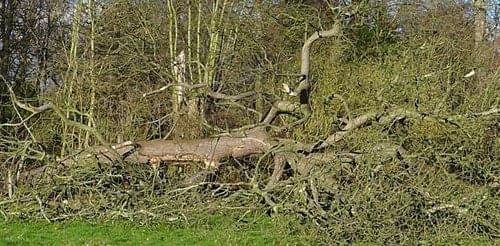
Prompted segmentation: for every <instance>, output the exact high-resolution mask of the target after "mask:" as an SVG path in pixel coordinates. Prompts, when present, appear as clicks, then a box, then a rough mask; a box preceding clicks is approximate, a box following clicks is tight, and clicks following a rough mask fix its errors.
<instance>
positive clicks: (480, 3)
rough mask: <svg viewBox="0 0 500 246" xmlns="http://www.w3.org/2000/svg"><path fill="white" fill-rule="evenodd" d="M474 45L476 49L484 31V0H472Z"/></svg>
mask: <svg viewBox="0 0 500 246" xmlns="http://www.w3.org/2000/svg"><path fill="white" fill-rule="evenodd" d="M474 12H475V13H474V46H475V48H476V49H477V48H478V47H479V46H480V45H481V43H482V42H483V41H484V37H485V33H486V0H474Z"/></svg>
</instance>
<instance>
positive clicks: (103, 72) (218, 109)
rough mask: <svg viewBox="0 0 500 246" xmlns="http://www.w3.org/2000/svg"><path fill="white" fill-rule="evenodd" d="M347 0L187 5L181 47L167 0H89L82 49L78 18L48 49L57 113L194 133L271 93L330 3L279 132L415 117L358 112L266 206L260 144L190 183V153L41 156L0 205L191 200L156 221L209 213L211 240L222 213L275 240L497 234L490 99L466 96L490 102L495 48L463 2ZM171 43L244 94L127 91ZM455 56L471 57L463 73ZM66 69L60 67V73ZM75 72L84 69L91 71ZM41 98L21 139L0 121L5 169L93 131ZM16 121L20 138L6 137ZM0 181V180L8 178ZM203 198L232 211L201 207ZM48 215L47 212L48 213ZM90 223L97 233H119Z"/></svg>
mask: <svg viewBox="0 0 500 246" xmlns="http://www.w3.org/2000/svg"><path fill="white" fill-rule="evenodd" d="M190 2H191V3H193V2H196V3H199V2H198V1H190ZM256 2H257V1H256ZM360 2H362V3H361V4H357V5H352V6H343V7H342V8H332V9H330V8H325V9H327V11H326V10H325V9H322V10H318V9H315V8H312V7H311V6H309V5H307V3H305V2H304V1H288V2H287V3H286V4H285V3H283V4H280V5H274V4H272V3H270V1H263V3H260V4H255V5H254V6H252V8H246V7H245V8H244V7H241V6H240V5H238V4H232V5H229V6H228V7H227V8H226V9H225V10H224V11H225V12H224V14H225V15H224V16H225V18H222V19H223V20H222V21H221V23H219V25H217V27H216V28H215V27H214V28H213V29H212V30H209V29H210V20H211V19H210V16H214V13H215V12H217V11H213V10H211V8H210V7H211V6H208V5H207V6H205V5H204V6H203V7H202V8H201V10H202V13H203V14H204V17H203V18H204V19H203V20H202V21H203V22H202V24H201V29H202V31H201V34H200V35H201V37H202V39H203V43H202V44H201V47H200V49H199V50H198V49H197V47H196V45H194V44H192V46H191V47H188V41H187V35H184V34H186V32H187V31H188V29H189V28H188V25H187V24H186V23H185V22H183V23H182V24H181V25H179V26H178V27H179V29H178V31H179V33H180V34H179V35H180V37H181V38H179V39H178V40H177V41H176V42H177V43H176V45H178V47H177V52H174V53H172V52H171V50H170V45H171V43H169V40H170V36H169V31H172V29H169V23H170V22H169V20H168V17H169V16H171V15H169V13H170V12H168V11H172V10H167V9H166V8H167V7H166V6H164V5H162V4H160V2H156V1H151V2H140V3H139V2H130V1H115V2H113V3H110V4H107V5H105V8H103V10H102V15H100V16H99V18H97V19H96V23H97V24H96V30H98V32H97V35H96V36H95V40H94V42H95V54H94V55H95V59H94V60H93V65H91V64H92V62H91V59H90V53H91V50H90V41H89V29H88V27H86V26H85V25H83V24H82V30H81V33H80V34H79V35H81V36H82V37H83V38H82V41H81V43H79V44H78V48H79V49H78V52H77V54H76V57H74V59H73V60H71V61H69V62H67V60H66V59H63V58H60V59H59V61H58V63H57V64H55V65H54V68H53V69H54V70H58V71H59V72H60V73H61V74H65V75H66V76H64V78H65V81H64V82H65V85H64V88H63V89H62V90H60V91H55V92H53V93H52V94H47V95H44V100H49V101H53V102H54V103H55V104H57V105H59V106H60V107H61V108H62V109H63V110H64V111H65V113H67V116H68V118H69V119H71V120H74V121H77V122H80V123H83V124H91V123H90V118H91V117H90V116H89V115H88V114H89V112H93V113H94V116H93V117H94V119H95V121H96V122H95V125H94V127H95V128H96V129H97V130H98V131H99V132H100V133H102V134H103V135H104V136H105V138H106V139H107V140H108V141H110V142H115V141H125V140H135V139H156V138H163V137H165V136H168V137H170V138H199V137H204V136H205V135H209V134H211V133H214V132H216V129H229V128H235V127H239V126H242V125H246V124H251V123H255V122H258V121H259V116H261V115H262V114H265V112H266V111H267V110H268V109H269V107H270V106H271V104H272V103H273V102H274V101H276V100H279V99H281V98H284V97H286V95H284V93H283V92H282V91H281V90H280V88H281V84H282V83H286V84H289V86H290V87H292V88H294V87H295V86H296V81H297V80H296V76H295V74H296V73H297V71H299V67H300V61H299V56H300V50H301V46H302V44H303V42H304V38H305V37H307V36H308V35H310V34H311V33H313V32H314V31H316V30H317V29H327V28H328V27H330V26H331V25H332V24H333V22H334V21H342V22H345V25H344V35H343V37H342V38H339V39H332V40H320V41H318V42H317V43H315V45H314V47H313V50H312V53H311V58H312V60H311V62H312V65H311V70H312V72H311V75H312V78H311V79H312V85H313V86H312V87H313V88H312V91H311V105H312V108H313V110H314V111H313V115H312V117H311V118H310V119H309V121H308V122H307V123H306V124H304V126H301V127H298V128H295V129H292V130H291V131H290V132H286V133H280V136H279V137H290V138H292V139H293V140H295V141H299V142H304V143H311V142H316V141H319V140H322V139H325V138H326V137H327V136H329V135H330V134H332V133H334V132H338V131H339V130H340V129H342V128H343V127H344V126H345V120H349V119H353V118H355V117H357V116H360V115H364V114H366V113H371V112H377V113H380V114H382V113H384V112H391V110H394V109H395V108H401V109H408V110H412V111H415V112H418V113H419V114H420V115H422V117H417V118H411V117H408V118H405V119H401V120H397V121H394V122H391V123H390V124H381V123H377V122H373V123H372V124H371V125H366V126H364V127H362V128H359V129H356V130H354V131H353V132H352V133H350V135H348V136H347V137H346V138H345V139H344V140H343V141H340V142H338V143H337V144H336V145H334V146H332V147H331V148H329V149H328V150H326V151H327V152H331V153H334V154H336V155H338V156H339V158H338V159H337V160H335V161H328V162H327V161H324V162H321V163H316V164H315V165H314V167H313V170H312V171H311V173H309V174H307V175H301V174H300V173H298V172H297V170H287V172H286V175H285V178H284V180H282V182H280V184H278V187H277V188H276V189H274V190H271V191H268V194H267V195H268V197H270V199H271V200H272V202H273V203H275V205H276V206H273V205H272V204H270V202H269V201H268V200H266V199H265V195H266V194H264V195H263V192H262V191H261V190H260V189H263V188H264V187H263V186H264V185H265V183H266V182H267V181H268V177H269V175H270V173H271V172H272V171H271V169H272V168H271V167H270V163H271V161H269V160H268V159H266V158H264V160H263V161H262V162H259V161H260V160H258V158H248V159H244V160H227V161H226V162H225V163H224V165H223V168H222V169H221V171H220V172H221V173H220V175H219V176H218V177H217V178H216V182H218V184H206V185H199V186H196V187H179V183H180V182H181V181H182V180H183V179H184V178H186V177H188V176H189V175H191V174H193V173H195V172H196V171H199V167H197V166H196V165H191V166H189V167H186V168H172V167H170V168H169V169H168V170H159V173H155V170H152V169H151V168H150V167H142V166H137V165H134V164H132V163H128V164H123V163H113V164H112V165H97V164H96V163H90V164H86V165H83V164H82V165H81V166H78V167H74V168H72V169H63V170H58V172H55V174H54V175H49V176H48V177H43V178H42V179H40V180H36V181H34V182H35V183H33V184H31V183H23V182H20V183H19V185H18V187H16V190H15V197H14V198H12V199H8V200H5V201H0V214H2V215H3V216H4V217H6V218H7V219H8V220H14V221H16V220H21V221H31V220H37V221H38V220H43V219H49V220H52V221H60V220H73V219H86V220H90V221H102V220H105V221H107V220H111V221H114V220H117V219H127V220H130V221H132V222H134V223H144V224H148V225H151V224H155V223H158V222H161V223H163V222H165V220H168V219H170V218H174V217H175V218H181V219H180V220H183V218H184V216H185V217H187V218H188V220H189V221H191V218H196V219H195V220H194V221H195V222H193V223H195V225H193V224H189V225H187V226H186V227H185V228H184V227H183V225H178V224H176V225H174V226H173V228H170V225H168V226H165V227H162V226H159V227H158V228H161V230H164V229H165V230H167V231H169V229H172V230H173V231H172V233H173V232H175V233H178V234H179V235H180V236H179V237H183V238H185V240H191V239H193V238H194V239H196V240H197V239H199V238H200V237H202V236H203V235H204V234H205V233H208V231H214V230H215V231H218V232H217V233H219V234H215V235H214V237H215V238H216V239H217V240H222V242H225V243H240V242H241V241H236V238H228V237H226V235H224V234H220V233H222V231H224V230H226V229H227V230H229V231H230V233H234V234H235V235H238V236H239V235H241V236H242V237H244V236H243V234H245V235H247V236H248V240H250V238H251V239H252V240H253V239H256V240H262V243H286V242H282V241H278V242H277V241H276V237H277V236H280V235H292V237H293V238H295V236H297V238H299V239H300V240H299V239H297V240H299V241H293V242H291V244H294V243H296V244H302V243H303V244H307V243H310V242H309V241H306V240H309V239H310V238H315V239H316V241H313V242H314V243H325V244H333V243H361V244H363V243H366V244H371V243H378V244H446V243H477V242H480V243H485V244H486V243H491V242H492V241H491V240H497V239H498V237H499V235H500V224H499V223H500V213H499V209H498V208H499V207H500V202H499V201H500V199H498V198H499V182H500V163H499V156H500V140H499V139H500V138H499V136H500V135H499V134H500V125H499V123H498V122H499V121H500V118H499V116H498V114H493V115H490V116H486V117H482V116H479V115H475V114H474V113H477V112H484V111H487V110H490V109H492V108H498V106H499V103H500V95H499V93H498V92H499V91H500V83H499V82H498V81H500V73H499V69H498V64H499V61H498V57H496V58H495V57H494V56H492V55H491V54H492V50H491V47H488V46H487V45H486V44H485V45H484V47H480V48H478V49H476V48H474V43H473V38H472V33H473V27H472V26H471V25H470V22H471V20H470V17H469V16H467V15H465V14H463V13H464V11H466V6H465V5H462V4H451V3H450V2H449V1H446V3H443V2H442V1H435V2H433V5H429V6H427V5H422V4H408V5H402V6H399V8H398V15H397V16H392V15H391V14H390V12H388V7H387V6H380V5H377V6H372V5H371V3H370V2H372V1H360ZM425 2H428V1H425ZM176 3H177V4H178V5H175V10H177V13H181V14H179V15H180V16H181V17H179V20H185V19H186V18H187V16H185V15H182V13H187V12H186V11H185V10H186V9H187V8H188V7H189V6H187V5H185V4H184V2H182V1H176ZM422 6H424V7H425V6H427V7H426V8H424V9H422V8H423V7H422ZM183 11H184V12H183ZM196 11H197V10H196ZM196 11H194V10H193V12H192V13H193V15H194V14H195V12H196ZM345 12H352V13H353V14H354V19H352V20H344V19H343V18H344V17H343V15H342V13H345ZM219 14H220V13H219ZM205 16H206V17H205ZM341 19H342V20H341ZM191 31H193V30H191ZM193 33H197V31H196V32H193ZM193 35H194V34H193ZM211 35H212V36H211ZM217 35H220V36H219V37H221V39H220V40H219V41H220V43H218V44H219V48H218V49H216V50H217V51H216V52H215V53H211V52H210V49H209V47H210V42H211V41H212V40H214V39H212V38H211V37H214V36H217ZM193 40H194V39H193ZM193 42H194V41H193ZM64 48H68V47H64ZM181 49H186V50H188V49H189V50H191V51H193V52H194V50H195V49H196V50H197V52H200V54H199V55H200V61H193V62H192V63H193V64H190V65H192V67H191V70H188V71H191V72H192V73H193V75H192V76H191V75H190V76H191V77H190V81H189V83H193V84H196V83H198V82H200V81H202V80H204V79H205V77H204V76H202V75H204V73H198V72H197V70H198V69H197V68H198V67H197V64H198V63H200V62H203V63H204V64H205V61H206V60H207V59H208V58H209V57H211V55H215V57H217V59H216V62H215V64H212V65H213V67H212V68H213V70H211V72H214V74H213V75H214V76H213V81H212V82H214V84H215V86H214V88H210V89H213V90H217V91H219V92H222V93H226V94H229V95H237V94H239V93H244V92H247V91H256V95H255V96H254V97H250V98H246V99H244V100H241V101H239V102H232V101H228V102H224V101H222V100H217V99H214V98H209V97H206V93H205V91H203V90H198V91H197V90H193V91H190V92H188V94H189V97H190V98H200V97H201V98H203V100H205V99H206V104H204V108H203V110H201V111H202V113H200V115H194V116H193V115H180V116H178V115H177V116H176V115H174V114H173V104H172V100H171V97H172V93H171V91H168V90H166V91H163V92H161V93H158V94H155V95H154V96H152V97H145V98H144V97H143V96H142V94H143V93H146V92H150V91H153V90H155V89H158V88H160V87H161V86H164V85H167V84H171V83H173V81H175V78H174V77H175V76H174V74H173V73H172V61H171V57H175V56H176V55H177V54H178V51H180V50H181ZM62 50H63V51H64V49H62ZM63 51H61V53H62V54H60V55H61V57H64V58H65V56H66V55H67V54H66V53H67V52H66V53H65V52H63ZM196 55H197V54H196V53H195V52H194V53H193V54H192V56H193V57H196ZM196 59H198V58H196ZM212 61H213V60H212ZM197 62H198V63H197ZM91 71H92V72H91ZM471 71H474V72H475V74H474V75H472V76H465V75H466V74H468V73H470V72H471ZM70 72H75V74H76V76H69V75H68V74H71V73H70ZM90 74H94V76H95V81H96V83H95V84H92V83H91V82H92V80H91V76H90ZM209 79H210V78H209ZM70 84H72V85H73V87H72V88H71V90H70V89H69V85H70ZM30 88H32V87H31V86H26V87H25V88H24V90H26V91H27V92H26V95H31V94H32V93H31V91H32V89H30ZM21 91H22V90H21V89H20V88H17V89H16V92H21ZM28 92H29V93H28ZM92 93H95V96H96V101H95V102H96V103H95V105H94V106H95V111H92V110H91V108H92V104H91V101H90V100H89V95H91V94H92ZM200 104H201V103H200ZM2 107H3V112H8V117H11V118H13V117H14V116H15V111H13V108H12V107H11V106H9V107H5V106H4V105H2ZM5 108H7V109H5ZM248 109H251V110H248ZM255 111H258V112H257V113H256V112H255ZM259 113H260V115H259ZM23 115H24V114H23ZM43 115H44V116H43V117H34V118H33V119H31V120H30V121H28V123H29V124H30V129H31V131H32V132H33V134H34V135H35V136H36V137H37V139H38V142H36V143H35V142H33V141H32V140H29V141H25V139H27V138H28V137H29V135H28V134H27V133H26V130H25V129H24V128H22V126H20V127H19V128H15V129H16V130H18V131H19V132H17V131H15V130H13V131H10V132H9V134H3V130H2V132H0V133H2V134H3V135H2V137H1V138H0V160H1V161H4V160H8V161H9V162H8V163H9V164H8V165H7V164H6V165H3V166H2V176H1V178H2V180H3V181H4V182H5V180H6V175H4V173H6V171H4V170H8V169H9V170H14V169H15V168H14V165H15V164H16V163H26V164H28V166H30V167H34V166H38V165H42V164H47V163H48V164H49V165H52V166H54V165H55V164H54V161H53V160H54V159H55V157H56V156H57V155H58V153H60V152H61V151H60V150H61V148H62V146H64V144H66V145H67V146H70V147H72V148H78V147H83V146H85V144H86V143H85V141H86V140H90V141H88V143H90V144H91V143H92V142H94V141H95V140H93V139H92V137H90V138H87V139H86V134H88V133H86V132H84V131H82V130H79V129H76V128H75V129H70V128H67V127H65V126H64V124H63V123H61V121H60V120H59V119H58V118H56V117H55V116H54V115H51V114H50V113H45V114H43ZM427 116H428V117H427ZM2 120H3V119H2ZM11 120H12V119H11ZM294 120H296V118H295V116H293V115H286V116H282V117H280V118H279V119H278V120H277V121H278V122H277V124H279V123H286V122H292V121H294ZM1 122H3V121H0V123H1ZM210 125H212V126H213V127H210ZM0 130H1V129H0ZM172 132H174V134H173V135H171V133H172ZM7 136H8V137H7ZM27 136H28V137H27ZM16 138H19V139H22V141H17V142H16V141H15V140H16ZM12 141H14V142H16V143H15V144H13V143H12ZM394 146H396V147H401V148H403V149H404V150H405V153H404V155H402V154H401V153H399V152H398V153H396V152H395V151H392V154H388V153H391V148H392V150H394ZM42 148H44V151H45V152H46V153H49V154H50V156H49V157H48V158H46V159H44V160H41V161H40V160H30V161H25V160H24V159H21V158H22V155H21V154H16V155H12V153H34V154H37V153H39V152H40V151H39V149H42ZM22 150H26V151H25V152H22ZM35 150H36V151H35ZM346 153H349V154H355V155H356V158H354V159H349V160H345V158H344V159H343V158H342V157H343V154H346ZM34 154H33V155H34ZM287 154H288V153H287ZM290 155H298V153H290ZM5 162H6V163H7V161H5ZM10 163H14V164H12V166H11V164H10ZM257 163H258V164H257ZM237 182H244V183H249V182H253V183H252V185H255V187H253V188H241V187H236V188H234V186H229V185H221V184H220V183H222V184H225V183H237ZM2 195H4V196H5V197H6V196H7V192H4V194H2ZM214 214H216V215H218V216H227V217H229V218H238V219H239V220H238V222H237V223H233V221H231V222H220V221H218V220H216V221H211V218H213V215H214ZM263 214H273V216H274V217H272V219H269V218H267V219H264V222H262V223H263V225H262V227H259V228H254V227H252V226H250V227H249V228H246V229H248V230H249V231H257V232H258V233H262V234H264V235H265V236H264V237H253V236H254V235H253V234H252V232H248V231H247V232H244V233H243V232H242V231H240V229H239V227H245V226H242V224H245V223H247V222H246V221H249V220H250V219H249V217H251V216H257V217H260V216H263ZM204 216H206V217H204ZM269 220H271V222H269ZM250 221H254V220H250ZM219 222H220V223H219ZM268 222H269V224H268ZM190 223H191V222H190ZM256 223H257V224H258V223H260V222H256ZM220 224H222V226H221V225H220ZM252 224H253V222H252ZM18 226H19V227H18ZM38 226H39V225H37V224H35V225H33V227H34V228H39V227H38ZM58 226H64V224H63V225H60V224H56V225H54V227H58ZM127 226H128V224H127V225H126V226H124V225H122V224H118V225H117V226H116V227H108V226H107V225H106V224H105V225H102V227H103V228H105V229H103V230H109V231H110V232H115V230H116V233H118V234H122V233H123V232H122V230H123V228H125V227H127ZM177 226H179V227H177ZM6 227H7V228H8V227H10V228H14V229H9V230H10V231H9V230H8V233H6V234H10V233H11V231H12V230H17V229H20V227H24V225H23V226H21V225H18V224H7V225H6ZM40 227H42V226H40ZM80 227H81V228H83V229H82V230H84V231H86V232H89V234H90V233H93V232H91V231H92V230H91V229H90V228H89V226H88V225H86V224H80V223H77V224H75V225H74V227H73V225H70V226H69V228H70V229H68V230H69V231H72V230H77V229H74V228H80ZM200 228H201V229H200ZM269 228H276V230H277V232H276V234H274V233H272V232H268V231H267V230H271V229H269ZM138 230H140V229H138ZM144 230H146V232H145V235H146V237H148V236H151V238H152V240H160V241H161V240H163V239H161V235H157V234H154V233H153V232H152V231H149V230H150V229H149V228H148V229H144ZM151 230H153V229H151ZM154 230H156V229H154ZM273 230H274V229H273ZM2 233H3V231H2ZM169 233H170V232H169ZM240 233H241V234H240ZM268 233H269V234H268ZM188 234H194V236H193V235H189V236H188ZM168 235H169V236H172V235H173V234H168ZM134 238H136V237H135V236H134ZM188 238H190V239H188ZM278 238H279V237H278ZM143 239H144V238H143V237H140V238H138V239H131V240H143ZM27 240H31V239H27ZM75 240H77V239H75ZM78 240H79V239H78ZM95 240H97V241H95V243H96V244H99V243H120V242H114V241H113V242H112V241H106V240H107V239H105V238H102V240H103V241H99V240H101V239H100V238H98V239H95ZM180 240H182V239H180ZM245 240H247V239H244V242H248V241H245ZM26 242H27V241H26ZM77 242H80V241H77ZM132 242H133V241H132ZM186 242H191V241H186ZM287 242H288V241H287Z"/></svg>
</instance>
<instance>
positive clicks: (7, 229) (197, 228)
mask: <svg viewBox="0 0 500 246" xmlns="http://www.w3.org/2000/svg"><path fill="white" fill-rule="evenodd" d="M276 223H278V222H274V221H272V220H271V219H269V220H259V221H257V222H252V223H249V222H242V221H230V220H227V219H221V218H215V219H210V220H209V221H208V223H204V224H200V223H198V224H191V225H189V224H184V223H183V224H182V225H179V224H176V225H175V224H161V225H152V226H141V225H139V224H137V223H130V222H102V223H96V224H93V223H89V222H62V223H46V222H35V223H27V222H10V223H0V245H42V244H45V245H46V244H49V245H296V244H300V245H306V244H308V242H311V241H310V240H308V238H307V237H304V236H286V237H283V233H282V231H281V230H282V228H283V227H282V226H278V224H276Z"/></svg>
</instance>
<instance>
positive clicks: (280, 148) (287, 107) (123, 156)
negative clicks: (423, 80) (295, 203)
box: [3, 24, 499, 188]
mask: <svg viewBox="0 0 500 246" xmlns="http://www.w3.org/2000/svg"><path fill="white" fill-rule="evenodd" d="M341 35H342V34H341V28H340V25H339V24H336V25H334V27H333V28H332V29H330V30H327V31H318V32H315V33H314V34H313V35H311V36H310V37H309V38H308V39H307V40H306V41H305V43H304V45H303V48H302V53H301V69H300V74H298V77H299V81H298V86H297V87H296V88H295V89H294V90H292V89H290V88H289V86H288V85H284V92H285V93H286V96H285V98H283V99H282V100H279V101H276V102H274V103H273V104H272V107H271V108H270V109H269V111H268V113H267V114H266V115H265V117H263V120H262V121H261V122H260V123H257V124H253V125H247V126H244V127H241V128H238V129H233V130H230V131H229V132H226V133H221V134H219V135H217V136H214V137H211V138H204V139H193V140H149V141H126V142H123V143H118V144H109V143H107V142H106V141H105V140H104V138H103V137H102V136H101V135H100V134H99V133H98V132H97V131H96V130H95V129H93V128H91V127H89V126H87V125H84V124H81V123H78V122H74V121H71V120H69V119H66V117H65V116H64V114H63V113H62V111H61V109H59V108H57V107H56V106H55V105H53V104H52V103H48V104H45V105H42V106H39V107H33V106H30V105H28V104H25V103H23V102H20V101H19V100H18V99H17V98H16V95H15V94H14V92H13V91H12V90H10V95H11V99H12V102H13V103H14V104H15V105H17V106H18V107H20V108H22V109H24V110H27V111H29V112H31V113H32V114H31V115H30V116H29V117H27V118H26V119H24V120H22V122H20V123H17V124H4V125H3V126H20V125H23V124H24V125H25V124H26V121H28V120H29V119H30V118H32V117H33V116H35V115H37V114H40V113H42V112H44V111H47V110H54V111H55V112H56V114H57V115H58V116H59V117H60V118H61V119H62V120H63V121H64V122H66V123H67V124H68V125H73V126H75V127H77V128H80V129H83V130H85V131H88V132H90V133H92V134H93V135H94V136H95V138H96V139H97V141H98V142H100V144H101V145H97V146H94V147H91V148H88V149H85V150H82V151H80V152H77V153H76V154H73V155H69V156H66V157H64V158H61V159H59V161H58V162H59V164H60V165H62V166H64V167H71V166H72V165H75V164H77V163H81V162H88V161H92V162H100V163H113V162H122V161H126V162H131V163H138V164H147V165H151V166H153V167H155V168H157V167H158V166H159V165H178V164H181V165H186V164H189V163H194V162H201V163H204V165H205V169H206V170H209V171H210V170H211V171H213V170H217V169H218V168H219V166H220V162H221V160H223V159H227V158H235V159H237V158H242V157H246V156H249V155H263V154H269V155H271V156H273V157H274V172H273V174H272V176H271V177H270V178H269V182H268V185H267V188H272V187H273V186H274V185H275V184H276V183H277V182H278V181H279V180H280V179H281V176H282V174H283V169H284V167H285V165H286V164H287V163H288V164H291V165H292V164H293V165H292V167H293V168H294V169H295V171H296V172H297V173H299V174H303V175H304V174H307V173H308V171H309V170H310V168H311V166H312V165H313V163H314V162H315V161H316V162H317V161H318V160H320V161H323V162H328V161H332V160H334V159H336V158H338V156H339V155H343V156H346V157H348V158H355V157H356V156H357V155H358V154H354V153H334V154H332V153H329V152H328V151H325V150H326V149H327V148H328V147H330V146H332V145H334V144H336V143H338V142H340V141H342V140H344V138H345V137H346V136H347V135H348V134H350V133H351V132H353V131H355V130H356V129H358V128H360V127H364V126H368V125H370V124H373V123H377V124H381V125H386V126H388V127H389V126H391V125H394V124H395V123H398V122H400V121H403V120H405V119H409V118H412V119H421V120H433V121H438V122H443V123H450V124H456V123H454V122H455V121H456V120H458V119H460V118H464V117H484V116H491V115H494V116H497V115H498V114H499V109H498V108H493V109H491V110H489V111H486V112H481V113H476V114H470V115H456V116H439V115H427V114H423V113H420V112H417V111H415V110H408V109H403V108H396V109H390V110H387V111H385V112H370V113H366V114H362V115H359V116H357V117H353V118H351V119H349V118H344V119H343V121H344V122H343V127H342V128H341V129H340V130H339V131H337V132H334V133H332V134H331V135H329V136H328V137H326V138H325V139H324V140H321V141H318V142H316V143H301V142H297V141H295V140H293V139H286V138H285V139H283V138H277V137H274V136H273V135H274V134H273V133H276V132H278V133H279V132H281V131H283V130H288V129H293V128H295V127H297V126H299V125H302V124H304V123H305V122H307V120H308V119H309V117H310V116H311V112H312V110H311V106H310V94H311V84H310V83H311V82H310V72H309V71H310V50H311V47H312V45H313V44H314V43H315V42H316V41H317V40H319V39H321V38H330V37H339V36H341ZM179 83H180V84H179V85H176V84H171V85H169V86H165V87H162V88H160V89H158V90H155V91H153V92H149V93H144V95H143V96H149V95H152V94H155V93H160V92H162V91H164V90H166V89H168V88H169V87H175V86H182V87H183V90H185V89H199V88H203V89H205V90H208V88H207V87H206V86H205V85H203V84H200V85H188V84H185V83H183V81H180V82H179ZM7 85H8V84H7ZM207 94H208V95H211V96H212V97H214V98H217V99H221V100H232V101H235V100H240V99H242V98H245V97H247V96H250V95H253V92H248V93H244V94H241V95H239V96H229V95H224V94H222V93H218V92H217V93H216V92H211V91H208V93H207ZM339 98H340V99H342V98H341V97H340V96H339ZM344 104H345V102H344ZM344 106H346V107H347V105H344ZM284 114H285V115H293V116H297V117H298V118H297V120H295V121H293V122H292V123H291V124H286V125H281V126H279V125H274V123H275V122H274V121H275V119H276V118H277V117H278V116H279V115H284ZM26 127H27V126H26ZM389 152H390V153H388V154H389V155H393V154H398V155H402V154H403V153H404V152H405V150H404V149H402V147H401V146H393V148H392V149H391V151H389ZM45 170H46V167H40V168H36V169H33V170H30V171H28V172H25V173H24V174H23V176H24V177H26V178H29V177H30V176H34V175H35V174H37V175H40V174H41V173H43V172H44V171H45ZM204 172H206V171H204Z"/></svg>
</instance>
